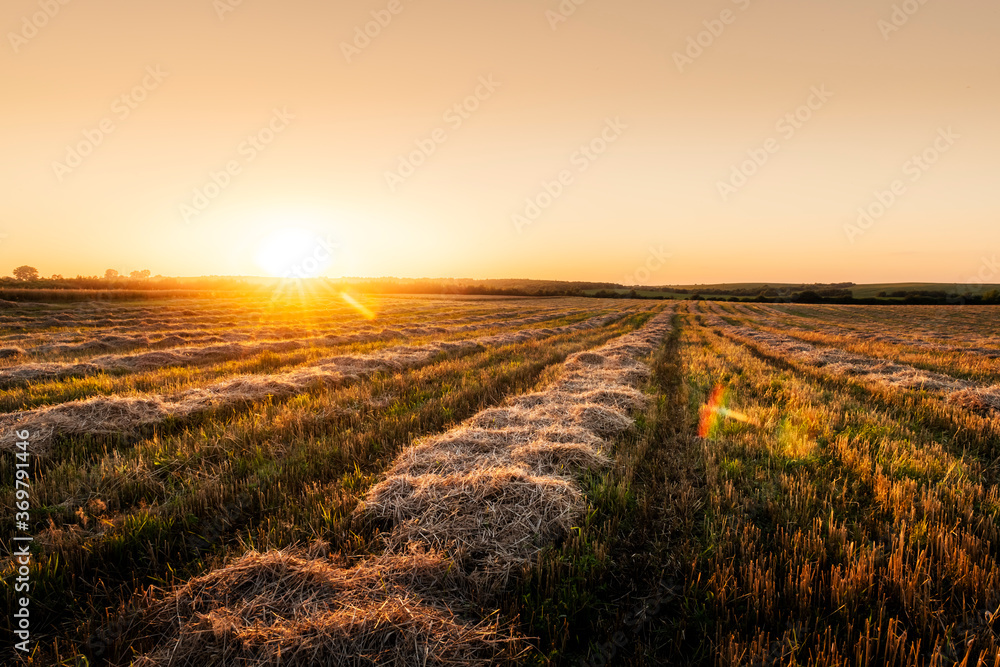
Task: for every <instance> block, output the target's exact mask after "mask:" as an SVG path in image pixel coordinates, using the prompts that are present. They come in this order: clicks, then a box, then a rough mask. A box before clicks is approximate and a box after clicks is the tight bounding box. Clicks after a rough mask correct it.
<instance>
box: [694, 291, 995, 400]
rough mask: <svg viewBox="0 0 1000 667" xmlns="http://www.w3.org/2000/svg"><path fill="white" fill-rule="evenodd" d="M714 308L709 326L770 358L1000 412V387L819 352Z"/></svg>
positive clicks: (707, 317) (834, 352) (833, 351)
mask: <svg viewBox="0 0 1000 667" xmlns="http://www.w3.org/2000/svg"><path fill="white" fill-rule="evenodd" d="M713 308H714V309H715V312H710V313H703V315H702V317H703V318H704V319H705V321H706V322H707V323H708V324H709V325H710V326H713V327H717V328H720V329H723V330H725V331H727V332H728V333H729V334H730V335H731V336H732V337H734V338H736V339H737V340H740V341H742V342H745V343H746V342H748V343H752V344H755V345H756V346H758V347H759V348H761V349H763V350H765V351H767V352H768V353H769V354H773V355H775V356H779V357H783V358H786V359H791V360H793V361H795V362H798V363H802V364H806V365H808V366H813V367H817V368H822V369H823V372H824V373H827V374H830V375H847V376H851V377H854V378H856V379H858V380H859V381H863V382H871V383H874V384H878V385H881V386H883V387H889V388H898V389H913V390H918V391H932V392H938V393H941V394H943V395H944V396H945V397H946V399H947V400H948V402H949V403H952V404H954V405H958V406H960V407H964V408H967V409H971V410H977V411H1000V385H991V386H984V385H980V384H977V383H975V382H970V381H968V380H962V379H959V378H954V377H951V376H949V375H944V374H941V373H935V372H933V371H927V370H923V369H919V368H915V367H913V366H909V365H906V364H900V363H896V362H893V361H888V360H885V359H876V358H873V357H868V356H864V355H860V354H853V353H851V352H846V351H844V350H840V349H836V348H820V347H817V346H815V345H812V344H810V343H806V342H804V341H801V340H798V339H796V338H793V337H791V336H784V335H781V334H777V333H772V332H769V331H761V330H758V329H754V328H751V327H748V326H736V325H732V324H729V323H727V322H726V321H725V320H723V319H722V318H721V317H719V313H720V311H719V310H718V307H717V306H714V305H713Z"/></svg>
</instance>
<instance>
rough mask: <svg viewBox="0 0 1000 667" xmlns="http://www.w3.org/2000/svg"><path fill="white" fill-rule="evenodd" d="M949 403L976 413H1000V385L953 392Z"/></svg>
mask: <svg viewBox="0 0 1000 667" xmlns="http://www.w3.org/2000/svg"><path fill="white" fill-rule="evenodd" d="M948 402H949V403H951V404H952V405H957V406H959V407H961V408H965V409H966V410H973V411H975V412H991V411H994V412H1000V384H995V385H993V386H992V387H974V388H969V389H961V390H959V391H953V392H951V393H950V394H948Z"/></svg>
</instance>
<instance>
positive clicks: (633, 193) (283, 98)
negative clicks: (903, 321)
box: [0, 0, 1000, 285]
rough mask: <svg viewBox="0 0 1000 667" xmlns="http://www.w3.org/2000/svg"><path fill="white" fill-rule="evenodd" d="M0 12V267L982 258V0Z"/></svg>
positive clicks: (993, 139) (700, 275) (987, 37)
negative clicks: (0, 39)
mask: <svg viewBox="0 0 1000 667" xmlns="http://www.w3.org/2000/svg"><path fill="white" fill-rule="evenodd" d="M0 30H2V32H3V33H4V44H3V45H0V81H2V87H3V95H4V99H5V103H4V104H3V106H2V108H0V115H2V124H0V145H2V146H3V151H2V155H0V183H2V185H0V188H2V195H3V196H2V198H0V273H3V274H9V272H10V271H12V270H13V268H14V267H16V266H19V265H22V264H29V265H31V266H35V267H37V268H38V269H39V271H40V272H41V273H42V275H45V276H48V275H51V274H62V275H65V276H67V277H68V276H74V275H77V274H83V275H95V274H103V273H104V271H105V269H107V268H114V269H116V270H119V271H121V272H123V273H127V272H129V271H132V270H139V269H149V270H150V271H151V272H152V273H153V274H163V275H185V276H193V275H274V274H276V275H289V274H295V275H299V274H304V275H316V274H319V275H329V276H333V277H336V276H373V277H374V276H399V277H414V278H416V277H460V278H538V279H565V280H597V281H613V282H623V283H628V284H639V285H641V284H650V285H658V284H691V283H716V282H726V281H763V282H768V281H770V282H794V283H799V282H840V281H853V282H858V283H863V282H897V281H938V282H947V283H956V282H974V281H976V280H981V281H986V282H1000V267H998V265H997V262H996V256H997V254H1000V253H998V251H1000V225H998V222H1000V188H998V187H997V176H998V168H997V156H998V155H1000V124H998V119H1000V40H998V39H996V35H997V34H998V33H1000V4H998V3H997V2H996V1H995V0H948V2H945V1H944V0H923V1H921V0H905V1H903V0H836V1H834V0H812V1H810V2H803V1H802V0H711V1H698V2H695V1H693V0H689V1H681V0H676V1H671V2H663V0H561V1H560V0H476V1H475V2H472V1H468V0H465V1H456V0H452V1H450V2H449V1H446V0H350V1H346V2H329V1H328V0H284V1H283V2H281V3H279V2H277V1H274V0H271V1H269V0H171V2H169V3H167V2H152V1H151V0H144V1H134V2H121V1H117V2H115V1H112V0H5V1H4V3H3V7H2V9H0ZM4 262H5V263H6V264H4Z"/></svg>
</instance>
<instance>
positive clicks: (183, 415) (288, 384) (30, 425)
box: [0, 313, 622, 455]
mask: <svg viewBox="0 0 1000 667" xmlns="http://www.w3.org/2000/svg"><path fill="white" fill-rule="evenodd" d="M621 317H622V315H621V314H618V313H615V314H610V315H600V316H596V317H592V318H590V319H588V320H584V321H582V322H577V323H575V324H570V325H565V326H561V327H554V328H544V329H524V330H520V331H513V332H504V333H499V334H493V335H490V336H485V337H481V338H474V339H467V340H459V341H445V342H434V343H428V344H424V345H410V346H406V345H404V346H396V347H391V348H387V349H384V350H380V351H378V352H375V353H372V354H366V355H339V356H334V357H327V358H324V359H320V360H318V361H316V362H314V363H311V364H309V365H307V366H303V367H299V368H296V369H294V370H290V371H286V372H281V373H271V374H251V375H240V376H236V377H233V378H229V379H226V380H223V381H220V382H216V383H213V384H210V385H208V386H205V387H198V388H195V389H189V390H186V391H183V392H180V393H179V394H176V395H173V396H164V395H143V396H115V395H113V396H99V397H95V398H90V399H85V400H79V401H70V402H67V403H62V404H59V405H54V406H47V407H44V408H37V409H34V410H25V411H21V412H15V413H9V414H4V415H0V450H12V449H13V448H14V446H15V443H16V441H17V438H16V436H15V431H17V430H27V431H29V432H30V433H31V442H32V448H33V451H34V452H35V453H36V454H38V455H44V454H46V453H48V450H49V449H50V447H51V445H52V444H53V442H54V440H55V438H56V437H57V436H83V435H135V434H136V433H138V432H139V431H140V430H141V429H143V428H144V427H149V426H153V425H155V424H160V423H163V422H165V421H167V420H168V419H174V420H183V419H187V418H190V417H191V416H193V415H196V414H199V413H203V412H207V411H210V410H216V409H220V408H225V407H232V406H237V405H241V404H246V403H254V402H259V401H262V400H264V399H266V398H268V397H271V396H273V397H288V396H293V395H296V394H300V393H303V392H305V391H307V390H309V389H310V388H312V387H320V386H336V385H338V384H341V383H344V382H350V381H355V380H358V379H360V378H363V377H368V376H371V375H374V374H376V373H381V372H397V371H402V370H405V369H409V368H414V367H417V366H420V365H423V364H426V363H429V362H430V361H432V360H433V359H434V358H435V357H437V356H438V355H441V354H468V353H471V352H474V351H477V350H482V349H485V348H487V347H493V346H503V345H512V344H515V343H523V342H526V341H530V340H539V339H541V338H545V337H548V336H555V335H559V334H563V333H570V332H573V331H580V330H584V329H594V328H599V327H603V326H606V325H607V324H609V323H611V322H613V321H615V320H618V319H620V318H621Z"/></svg>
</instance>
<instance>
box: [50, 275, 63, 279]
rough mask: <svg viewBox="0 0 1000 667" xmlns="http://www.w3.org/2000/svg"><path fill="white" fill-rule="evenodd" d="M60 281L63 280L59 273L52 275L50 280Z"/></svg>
mask: <svg viewBox="0 0 1000 667" xmlns="http://www.w3.org/2000/svg"><path fill="white" fill-rule="evenodd" d="M62 279H63V277H62V274H61V273H53V274H52V280H62Z"/></svg>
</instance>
